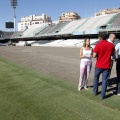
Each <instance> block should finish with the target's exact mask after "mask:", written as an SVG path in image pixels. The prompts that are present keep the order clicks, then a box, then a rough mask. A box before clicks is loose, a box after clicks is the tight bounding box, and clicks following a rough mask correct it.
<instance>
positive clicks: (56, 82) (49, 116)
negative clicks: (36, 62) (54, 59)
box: [0, 58, 120, 120]
mask: <svg viewBox="0 0 120 120" xmlns="http://www.w3.org/2000/svg"><path fill="white" fill-rule="evenodd" d="M119 119H120V96H117V95H114V96H111V97H109V98H107V99H104V100H100V96H99V95H98V96H94V95H93V94H92V88H90V89H89V90H88V91H85V90H82V91H81V92H78V91H77V86H76V84H75V83H72V82H68V81H66V80H60V79H58V78H54V77H51V76H48V75H42V74H39V73H37V72H34V71H33V70H30V69H28V68H25V67H23V66H20V65H17V64H15V63H12V62H9V61H7V60H4V59H2V58H0V120H119Z"/></svg>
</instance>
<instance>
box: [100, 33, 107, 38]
mask: <svg viewBox="0 0 120 120" xmlns="http://www.w3.org/2000/svg"><path fill="white" fill-rule="evenodd" d="M99 38H100V39H102V40H106V39H107V38H108V35H107V34H106V33H100V34H99Z"/></svg>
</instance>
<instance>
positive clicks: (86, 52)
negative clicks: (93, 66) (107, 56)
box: [81, 47, 92, 61]
mask: <svg viewBox="0 0 120 120" xmlns="http://www.w3.org/2000/svg"><path fill="white" fill-rule="evenodd" d="M91 55H92V49H91V48H90V50H85V48H84V47H83V56H86V57H87V56H88V58H82V59H81V61H91V60H92V59H91V58H89V57H90V56H91Z"/></svg>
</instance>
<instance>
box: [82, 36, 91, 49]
mask: <svg viewBox="0 0 120 120" xmlns="http://www.w3.org/2000/svg"><path fill="white" fill-rule="evenodd" d="M87 39H90V38H85V39H84V42H83V47H86V41H87ZM89 47H90V45H89Z"/></svg>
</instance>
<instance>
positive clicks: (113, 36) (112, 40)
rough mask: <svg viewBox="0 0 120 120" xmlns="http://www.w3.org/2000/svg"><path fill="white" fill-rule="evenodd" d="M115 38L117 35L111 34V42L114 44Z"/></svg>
mask: <svg viewBox="0 0 120 120" xmlns="http://www.w3.org/2000/svg"><path fill="white" fill-rule="evenodd" d="M115 37H116V36H115V34H113V33H111V34H110V35H109V40H111V42H114V40H115Z"/></svg>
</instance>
